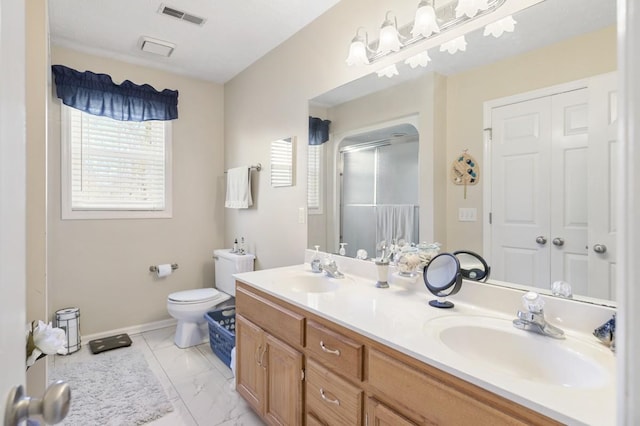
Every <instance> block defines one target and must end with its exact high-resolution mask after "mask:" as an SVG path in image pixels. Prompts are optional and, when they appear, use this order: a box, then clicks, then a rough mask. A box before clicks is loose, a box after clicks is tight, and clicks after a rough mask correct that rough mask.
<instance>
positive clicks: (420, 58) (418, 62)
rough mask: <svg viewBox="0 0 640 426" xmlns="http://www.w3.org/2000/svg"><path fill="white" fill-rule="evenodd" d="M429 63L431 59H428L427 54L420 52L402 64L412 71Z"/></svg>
mask: <svg viewBox="0 0 640 426" xmlns="http://www.w3.org/2000/svg"><path fill="white" fill-rule="evenodd" d="M430 61H431V58H430V57H429V53H428V52H427V51H426V50H425V51H424V52H420V53H418V54H417V55H413V56H412V57H410V58H407V60H406V61H404V63H405V64H408V65H409V66H410V67H411V68H412V69H413V68H417V67H423V68H424V67H426V66H427V65H428V64H429V62H430Z"/></svg>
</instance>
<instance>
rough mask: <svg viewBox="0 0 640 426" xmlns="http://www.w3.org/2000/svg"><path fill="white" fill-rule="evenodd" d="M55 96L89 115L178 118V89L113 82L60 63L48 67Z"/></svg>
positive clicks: (129, 82)
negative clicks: (160, 88) (52, 78)
mask: <svg viewBox="0 0 640 426" xmlns="http://www.w3.org/2000/svg"><path fill="white" fill-rule="evenodd" d="M51 69H52V70H53V75H54V77H55V82H56V92H57V96H58V98H60V99H62V102H63V103H64V104H65V105H68V106H70V107H73V108H76V109H79V110H81V111H84V112H86V113H89V114H92V115H98V116H102V117H109V118H112V119H114V120H120V121H148V120H174V119H176V118H178V91H177V90H169V89H164V90H163V91H162V92H158V91H157V90H155V89H154V88H153V87H151V86H150V85H148V84H143V85H137V84H135V83H132V82H131V81H129V80H125V81H124V82H123V83H122V84H119V85H118V84H115V83H114V82H113V80H112V79H111V76H109V75H107V74H95V73H93V72H91V71H85V72H80V71H76V70H74V69H72V68H68V67H65V66H63V65H53V66H52V67H51Z"/></svg>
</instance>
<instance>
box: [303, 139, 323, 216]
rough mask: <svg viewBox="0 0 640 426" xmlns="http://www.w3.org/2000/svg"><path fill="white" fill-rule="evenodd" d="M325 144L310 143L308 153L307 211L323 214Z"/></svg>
mask: <svg viewBox="0 0 640 426" xmlns="http://www.w3.org/2000/svg"><path fill="white" fill-rule="evenodd" d="M323 147H324V144H322V145H308V149H309V150H308V154H307V156H308V157H307V161H308V165H307V211H308V213H309V214H322V212H323V205H322V193H323V185H322V178H323V174H322V168H323V164H324V148H323Z"/></svg>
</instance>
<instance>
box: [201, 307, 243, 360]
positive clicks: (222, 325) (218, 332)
mask: <svg viewBox="0 0 640 426" xmlns="http://www.w3.org/2000/svg"><path fill="white" fill-rule="evenodd" d="M204 317H205V319H206V320H207V322H208V323H209V345H210V346H211V350H212V351H213V353H214V354H216V355H217V356H218V358H220V359H221V360H222V362H224V363H225V365H227V366H228V367H231V350H232V349H233V348H234V347H235V346H236V307H235V306H226V307H224V308H221V309H216V310H215V311H211V312H207V313H206V314H205V315H204Z"/></svg>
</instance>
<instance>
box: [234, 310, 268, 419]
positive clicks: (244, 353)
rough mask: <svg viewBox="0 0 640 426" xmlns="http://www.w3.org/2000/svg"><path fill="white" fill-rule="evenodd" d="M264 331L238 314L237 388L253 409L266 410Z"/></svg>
mask: <svg viewBox="0 0 640 426" xmlns="http://www.w3.org/2000/svg"><path fill="white" fill-rule="evenodd" d="M263 335H264V333H263V331H262V329H260V327H258V326H257V325H255V324H253V323H252V322H251V321H249V320H247V319H245V318H244V317H243V316H242V315H236V351H237V352H238V353H237V356H236V362H237V363H238V365H237V366H236V389H237V391H238V393H239V394H240V395H242V396H243V397H244V398H245V399H246V400H247V402H248V403H249V404H250V405H251V406H252V407H253V409H254V410H255V411H256V412H258V413H260V414H262V413H263V412H264V394H265V375H266V373H265V370H264V369H263V368H262V361H261V359H262V360H263V359H264V351H265V346H264V338H263Z"/></svg>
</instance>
